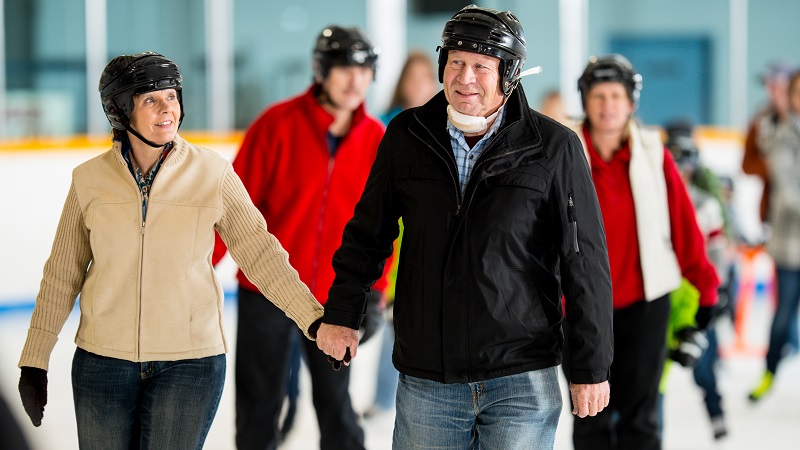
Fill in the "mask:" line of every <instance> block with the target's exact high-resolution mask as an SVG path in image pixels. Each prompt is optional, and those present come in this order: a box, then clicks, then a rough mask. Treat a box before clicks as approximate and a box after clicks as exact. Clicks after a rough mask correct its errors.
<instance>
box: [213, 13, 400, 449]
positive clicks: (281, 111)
mask: <svg viewBox="0 0 800 450" xmlns="http://www.w3.org/2000/svg"><path fill="white" fill-rule="evenodd" d="M377 61H378V51H377V49H376V48H375V47H374V46H373V45H372V44H371V43H370V41H369V39H368V38H367V36H366V35H365V34H364V33H363V32H362V31H361V30H360V29H358V28H357V27H342V26H338V25H331V26H328V27H326V28H324V29H323V30H321V31H320V33H319V35H318V36H317V38H316V44H315V46H314V49H313V56H312V68H313V77H314V78H313V83H312V84H311V86H310V87H309V88H308V90H307V91H306V92H305V93H303V94H301V95H299V96H296V97H294V98H291V99H288V100H284V101H281V102H279V103H277V104H275V105H271V106H269V107H268V108H267V109H266V110H265V111H264V112H263V113H262V114H261V115H260V116H259V117H258V118H256V120H255V121H254V122H253V123H252V124H251V125H250V127H249V128H248V130H247V132H246V134H245V137H244V141H243V142H242V145H241V147H240V148H239V152H238V153H237V154H236V157H235V159H234V161H233V168H234V170H235V171H236V173H237V174H238V175H239V176H240V177H241V179H242V182H243V183H244V186H245V188H247V190H248V192H249V193H250V197H251V198H252V199H253V202H254V203H255V205H256V207H257V208H258V209H259V211H260V213H261V214H262V215H263V216H264V218H265V219H266V220H267V222H268V223H269V226H270V231H271V232H272V233H273V234H274V235H275V236H276V237H277V238H278V240H279V241H280V242H281V244H283V246H284V247H285V248H286V250H287V251H288V252H289V261H290V262H291V264H292V266H293V267H295V268H296V269H297V271H298V272H299V274H300V279H301V280H303V282H305V283H306V284H307V285H308V286H309V288H310V289H311V292H312V293H313V294H314V296H315V297H316V299H317V301H318V302H319V303H320V304H324V303H325V300H326V299H327V290H328V288H329V287H330V285H331V284H332V283H333V277H334V274H333V269H332V267H331V259H332V257H333V252H334V251H335V250H336V248H337V247H338V246H339V244H340V243H341V242H342V230H344V226H345V223H346V222H347V220H348V219H349V218H350V217H352V215H353V209H354V207H355V204H356V202H357V201H358V198H359V196H360V194H361V191H362V190H363V188H364V184H365V183H366V180H367V175H368V174H369V170H370V167H371V166H372V162H373V160H374V159H375V153H376V152H377V149H378V144H379V142H380V140H381V138H382V137H383V130H384V127H383V125H382V124H381V123H380V122H379V121H378V120H377V119H375V118H374V117H372V116H370V115H369V114H368V113H367V110H366V108H365V104H364V101H365V99H366V96H367V91H368V90H369V88H370V86H371V85H372V81H373V80H374V78H375V69H376V66H377ZM224 254H225V246H224V243H223V242H221V241H219V240H218V241H217V247H216V249H215V251H214V262H217V261H219V260H220V259H221V258H222V256H223V255H224ZM248 278H249V277H247V276H246V274H245V273H243V272H239V274H238V281H239V287H238V293H237V296H238V302H239V309H238V332H237V343H236V369H235V370H236V445H237V447H238V448H239V449H240V450H249V449H258V450H262V449H265V448H267V449H274V448H275V447H276V446H277V445H278V442H279V440H280V433H279V430H278V421H279V417H280V413H281V408H282V405H283V400H284V398H285V395H286V386H287V376H288V372H289V370H288V365H289V358H290V354H291V349H292V346H291V341H292V335H293V334H294V333H296V331H295V330H294V329H293V326H292V323H291V321H289V320H287V319H286V317H285V315H284V314H282V313H281V311H280V310H279V309H277V308H275V307H274V306H273V305H272V304H271V303H270V302H266V301H264V297H263V295H262V294H261V293H260V292H258V290H257V289H256V287H255V286H254V285H253V284H252V282H251V281H250V280H249V279H248ZM378 278H381V277H380V276H379V277H378ZM384 285H385V281H383V280H381V281H380V282H379V283H378V289H382V288H383V286H384ZM378 299H379V297H378V296H377V295H373V296H372V297H371V298H370V301H369V302H368V304H367V306H365V308H368V310H369V311H368V314H366V317H367V318H369V320H365V321H362V322H363V323H364V326H363V327H362V328H363V330H364V332H365V334H364V335H363V336H362V339H367V338H368V337H369V335H371V334H372V333H373V332H374V331H375V329H376V327H377V326H379V325H380V320H381V319H380V313H379V312H378V308H377V304H378ZM362 312H363V311H362ZM305 344H306V343H305V342H302V347H303V353H304V355H305V362H306V363H307V365H308V369H309V372H310V375H311V385H312V393H311V397H312V401H313V404H314V408H315V410H316V415H317V422H318V424H319V429H320V447H321V448H322V449H323V450H324V449H359V448H362V449H363V448H364V431H363V430H362V429H361V426H360V425H359V424H358V421H357V416H356V414H355V412H354V410H353V406H352V402H351V399H350V394H349V392H348V385H349V382H350V368H349V367H347V366H345V367H342V369H341V370H339V371H333V370H331V366H330V364H329V362H328V360H327V358H326V356H325V354H324V353H323V352H321V351H320V350H319V349H318V348H317V347H316V346H315V345H305ZM353 350H354V351H355V348H354V349H353ZM351 356H353V357H355V353H353V354H352V355H351Z"/></svg>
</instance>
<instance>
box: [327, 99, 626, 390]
mask: <svg viewBox="0 0 800 450" xmlns="http://www.w3.org/2000/svg"><path fill="white" fill-rule="evenodd" d="M446 106H447V100H446V99H445V96H444V93H443V92H440V93H439V94H438V95H436V96H435V97H434V98H433V99H432V100H431V101H429V102H428V103H427V104H425V105H423V106H421V107H419V108H415V109H410V110H407V111H404V112H403V113H401V114H399V115H398V116H397V117H396V118H395V119H394V120H392V122H391V123H390V124H389V126H388V128H387V130H386V134H385V136H384V137H383V140H382V141H381V144H380V147H379V150H378V154H377V157H376V159H375V163H374V165H373V167H372V170H371V172H370V175H369V179H368V180H367V184H366V186H365V188H364V192H363V194H362V197H361V200H360V201H359V203H358V205H357V206H356V209H355V213H354V216H353V218H352V219H351V220H350V222H349V223H348V224H347V226H346V227H345V230H344V235H343V239H342V245H341V247H340V248H339V249H338V250H337V251H336V253H335V254H334V257H333V267H334V270H335V272H336V279H335V280H334V284H333V286H332V287H331V289H330V291H329V296H328V301H327V303H326V304H325V316H324V319H323V321H324V322H326V323H331V324H336V325H343V326H347V327H350V328H358V325H359V323H360V319H361V316H362V314H363V313H364V311H365V303H366V298H367V296H368V295H369V294H370V292H369V287H370V286H371V285H372V284H373V283H374V282H375V280H377V279H378V278H379V277H380V276H381V273H382V268H383V262H384V260H385V259H386V258H388V257H389V255H390V254H391V252H392V242H393V241H394V239H395V238H396V237H397V235H398V219H399V218H401V217H402V219H403V225H404V227H405V230H404V234H403V241H402V245H401V250H400V261H399V268H398V274H397V287H396V291H395V306H394V326H395V332H396V340H395V345H394V353H393V361H394V365H395V367H397V369H398V370H399V371H400V372H403V373H405V374H408V375H411V376H414V377H420V378H425V379H429V380H434V381H439V382H443V383H465V382H474V381H481V380H486V379H490V378H496V377H501V376H506V375H513V374H517V373H522V372H526V371H530V370H537V369H542V368H546V367H552V366H555V365H558V364H560V363H561V359H562V347H563V343H564V338H563V333H562V327H561V324H562V320H563V318H564V315H563V314H562V302H561V298H562V293H563V295H564V298H565V299H566V306H565V312H566V319H567V321H568V323H569V327H567V328H568V329H569V333H570V334H569V336H568V338H569V342H570V346H571V362H570V367H568V368H567V372H568V374H569V378H570V380H571V381H572V382H574V383H598V382H602V381H605V380H607V379H608V374H609V368H610V366H611V359H612V356H613V338H612V336H613V333H612V300H611V279H610V274H609V265H608V252H607V249H606V241H605V232H604V229H603V222H602V219H601V216H600V208H599V206H598V203H597V196H596V194H595V190H594V185H593V184H592V179H591V175H590V172H589V168H588V164H587V163H586V159H585V156H584V154H583V150H582V148H581V144H580V141H579V140H578V138H577V136H576V135H575V133H574V132H572V131H571V130H569V129H568V128H566V127H564V126H562V125H560V124H558V123H556V122H555V121H553V120H551V119H549V118H547V117H545V116H543V115H541V114H539V113H537V112H535V111H533V110H532V109H530V108H529V107H528V103H527V99H526V98H525V94H524V92H523V90H522V87H521V86H518V87H517V88H516V89H515V90H514V91H513V93H512V94H511V96H510V98H509V100H508V102H507V103H506V106H505V120H504V123H503V124H502V126H501V128H500V130H498V132H497V134H496V135H495V136H494V137H493V138H492V142H491V143H490V144H489V145H488V146H487V147H486V149H485V150H484V152H483V153H482V154H481V156H480V158H479V159H478V161H477V163H476V164H475V167H474V170H473V172H472V175H471V177H470V179H469V183H468V185H467V187H466V190H465V193H464V195H463V197H462V195H461V192H460V190H459V183H458V172H457V170H456V164H455V158H454V157H453V151H452V147H451V145H450V138H449V135H448V133H447V129H446V123H447V115H446V109H445V108H446Z"/></svg>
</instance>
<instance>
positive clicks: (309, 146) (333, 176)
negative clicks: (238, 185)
mask: <svg viewBox="0 0 800 450" xmlns="http://www.w3.org/2000/svg"><path fill="white" fill-rule="evenodd" d="M314 92H315V86H312V87H310V88H309V89H308V91H306V92H305V93H304V94H302V95H300V96H298V97H295V98H292V99H289V100H286V101H283V102H280V103H278V104H275V105H274V106H271V107H269V108H267V109H266V110H265V111H264V112H263V113H262V114H261V116H259V117H258V118H257V119H256V120H255V121H254V122H253V124H252V125H251V126H250V128H249V129H248V130H247V133H246V134H245V137H244V141H243V142H242V146H241V148H240V149H239V152H238V153H237V155H236V158H235V159H234V161H233V168H234V170H235V171H236V173H237V174H238V175H239V177H240V178H241V179H242V182H243V183H244V185H245V187H246V188H247V190H248V192H249V193H250V197H251V198H252V199H253V203H255V205H256V207H257V208H258V209H259V210H260V211H261V213H262V214H263V215H264V218H265V219H266V221H267V228H268V229H269V231H270V232H271V233H272V234H274V235H275V236H276V237H277V238H278V240H279V241H280V243H281V244H282V245H283V247H284V248H285V249H286V251H287V252H289V262H290V263H291V265H292V267H294V268H295V269H296V270H297V272H298V273H299V274H300V279H301V280H302V281H303V282H304V283H306V284H307V285H308V287H309V289H311V293H312V294H314V296H315V297H316V298H317V300H318V301H319V302H320V303H321V304H323V305H324V304H325V301H326V300H327V296H328V289H329V288H330V287H331V284H332V283H333V278H334V273H333V268H332V267H331V260H332V258H333V253H334V251H336V249H337V248H339V245H341V243H342V231H343V230H344V226H345V224H346V223H347V221H349V220H350V218H351V217H353V210H354V208H355V205H356V203H357V202H358V200H359V198H360V197H361V192H362V191H363V190H364V185H365V184H366V181H367V175H368V174H369V171H370V168H371V167H372V162H373V160H374V159H375V154H376V153H377V150H378V144H379V143H380V140H381V138H382V137H383V131H384V128H383V125H382V124H381V123H380V122H379V121H378V120H376V119H375V118H373V117H372V116H370V115H368V114H367V112H366V110H365V108H364V105H363V104H362V105H361V106H359V107H358V109H357V110H356V111H355V112H354V113H353V121H352V125H351V128H350V131H349V132H348V133H347V135H345V137H344V138H343V139H342V140H341V142H340V144H339V147H338V149H337V150H336V153H335V156H331V154H330V151H329V150H328V142H327V132H328V127H329V126H330V125H331V123H333V116H331V115H330V114H329V113H328V112H326V111H325V110H324V109H323V108H322V107H321V106H320V105H319V104H318V103H317V101H316V99H315V97H314ZM226 251H227V249H226V247H225V244H224V243H223V242H222V240H221V239H220V238H219V236H217V244H216V247H215V248H214V256H213V262H214V264H216V263H217V262H219V260H220V259H222V257H223V256H224V255H225V252H226ZM389 263H390V262H387V264H386V267H388V266H389ZM237 276H238V280H239V283H240V285H241V286H242V287H244V288H247V289H251V290H254V291H257V288H256V287H255V286H254V285H253V284H252V283H251V282H250V281H249V280H248V279H247V278H246V277H245V276H244V274H243V273H242V272H241V271H240V272H239V273H238V275H237ZM385 285H386V280H385V275H384V277H383V278H382V279H381V280H378V282H377V283H376V284H375V286H374V288H375V289H378V290H383V288H384V287H385Z"/></svg>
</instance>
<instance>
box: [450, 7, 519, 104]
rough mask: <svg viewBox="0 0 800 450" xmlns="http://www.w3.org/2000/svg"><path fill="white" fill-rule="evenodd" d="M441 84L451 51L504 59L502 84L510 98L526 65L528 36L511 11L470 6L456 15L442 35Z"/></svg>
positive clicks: (501, 63)
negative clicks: (526, 39) (526, 40)
mask: <svg viewBox="0 0 800 450" xmlns="http://www.w3.org/2000/svg"><path fill="white" fill-rule="evenodd" d="M437 50H440V51H439V82H440V83H441V82H443V77H444V68H445V66H446V65H447V54H448V50H462V51H465V52H472V53H480V54H482V55H489V56H494V57H497V58H500V66H499V70H500V83H501V86H500V87H501V88H502V89H503V93H504V94H505V95H508V94H510V93H511V91H512V90H514V88H515V87H516V86H517V83H519V74H520V72H521V70H522V66H523V65H524V64H525V58H526V57H527V51H526V50H525V32H524V31H523V29H522V24H521V23H520V22H519V19H517V17H516V16H515V15H514V14H513V13H512V12H511V11H498V10H496V9H490V8H482V7H479V6H476V5H469V6H466V7H464V8H462V9H461V10H460V11H458V12H457V13H455V15H454V16H453V18H451V19H450V20H448V21H447V23H446V24H445V25H444V30H443V31H442V45H441V46H440V47H439V48H437Z"/></svg>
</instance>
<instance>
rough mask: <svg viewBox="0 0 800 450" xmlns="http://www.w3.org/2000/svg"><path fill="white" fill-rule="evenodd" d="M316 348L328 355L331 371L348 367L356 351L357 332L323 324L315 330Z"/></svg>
mask: <svg viewBox="0 0 800 450" xmlns="http://www.w3.org/2000/svg"><path fill="white" fill-rule="evenodd" d="M317 347H319V349H320V350H322V351H323V352H325V354H326V355H328V360H329V361H330V362H331V364H333V370H339V368H341V365H342V364H344V365H345V366H349V365H350V360H352V359H353V358H355V357H356V353H357V351H358V330H354V329H352V328H347V327H343V326H339V325H331V324H327V323H323V324H321V325H320V326H319V329H318V330H317Z"/></svg>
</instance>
